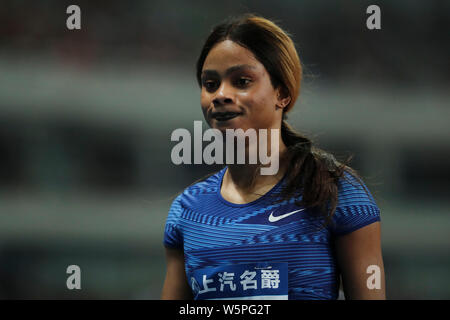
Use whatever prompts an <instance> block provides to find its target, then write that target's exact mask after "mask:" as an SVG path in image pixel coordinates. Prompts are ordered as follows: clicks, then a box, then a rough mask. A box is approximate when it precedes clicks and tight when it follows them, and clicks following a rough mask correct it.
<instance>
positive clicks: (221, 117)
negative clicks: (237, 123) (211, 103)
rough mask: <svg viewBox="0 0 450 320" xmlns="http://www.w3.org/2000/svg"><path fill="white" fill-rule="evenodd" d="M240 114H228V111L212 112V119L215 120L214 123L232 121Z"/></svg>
mask: <svg viewBox="0 0 450 320" xmlns="http://www.w3.org/2000/svg"><path fill="white" fill-rule="evenodd" d="M241 114H242V113H241V112H230V111H225V112H213V113H212V118H213V119H215V120H216V121H219V122H224V121H228V120H231V119H234V118H236V117H238V116H240V115H241Z"/></svg>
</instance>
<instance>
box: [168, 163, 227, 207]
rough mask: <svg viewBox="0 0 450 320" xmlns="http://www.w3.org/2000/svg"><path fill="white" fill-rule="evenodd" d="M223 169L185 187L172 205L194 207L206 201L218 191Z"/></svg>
mask: <svg viewBox="0 0 450 320" xmlns="http://www.w3.org/2000/svg"><path fill="white" fill-rule="evenodd" d="M225 170H226V169H225V168H224V169H222V170H219V171H217V172H213V173H211V174H209V175H207V176H206V177H205V178H203V179H201V180H199V181H196V182H194V183H193V184H191V185H190V186H188V187H186V188H185V189H184V190H183V191H182V192H181V193H180V194H178V196H177V197H176V198H175V200H174V201H173V202H172V207H176V208H181V207H184V208H195V207H197V206H198V204H199V203H201V202H204V201H208V200H209V198H210V197H211V196H213V195H215V194H216V193H217V192H218V188H220V181H221V178H222V176H223V173H224V172H225Z"/></svg>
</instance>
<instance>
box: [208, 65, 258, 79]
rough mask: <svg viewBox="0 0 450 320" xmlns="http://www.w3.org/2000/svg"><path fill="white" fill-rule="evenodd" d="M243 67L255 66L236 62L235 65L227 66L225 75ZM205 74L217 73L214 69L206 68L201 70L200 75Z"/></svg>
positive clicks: (250, 67) (253, 67)
mask: <svg viewBox="0 0 450 320" xmlns="http://www.w3.org/2000/svg"><path fill="white" fill-rule="evenodd" d="M243 69H256V67H255V66H252V65H249V64H238V65H235V66H232V67H230V68H228V69H227V70H226V71H225V77H227V76H229V75H230V74H231V73H233V72H235V71H238V70H243ZM205 75H217V76H218V75H219V73H218V72H217V71H216V70H209V69H208V70H203V72H202V76H205Z"/></svg>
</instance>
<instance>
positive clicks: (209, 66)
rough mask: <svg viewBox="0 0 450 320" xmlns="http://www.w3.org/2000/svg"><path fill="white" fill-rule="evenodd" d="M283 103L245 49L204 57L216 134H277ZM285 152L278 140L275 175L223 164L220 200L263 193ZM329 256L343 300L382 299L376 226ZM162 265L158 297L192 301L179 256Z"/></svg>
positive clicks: (172, 253)
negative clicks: (223, 114) (376, 274)
mask: <svg viewBox="0 0 450 320" xmlns="http://www.w3.org/2000/svg"><path fill="white" fill-rule="evenodd" d="M289 102H290V97H289V96H286V95H285V94H283V90H281V88H273V86H272V84H271V82H270V76H269V74H268V73H267V71H266V69H265V68H264V66H263V65H262V64H261V63H260V62H259V61H258V60H257V59H256V58H255V57H254V55H253V54H252V52H251V51H249V50H247V49H246V48H244V47H242V46H240V45H238V44H236V43H234V42H233V41H231V40H225V41H222V42H219V43H218V44H216V45H215V46H214V47H213V48H212V49H211V51H210V52H209V54H208V56H207V57H206V60H205V63H204V65H203V69H202V91H201V107H202V111H203V114H204V117H205V119H206V121H207V122H208V124H209V125H210V127H211V128H215V129H219V130H221V131H222V132H224V131H225V129H238V128H241V129H243V130H244V131H245V130H247V129H249V128H254V129H256V130H258V129H281V122H282V115H283V108H284V107H286V106H287V105H288V104H289ZM225 110H226V111H232V112H239V113H241V115H239V116H238V117H236V118H234V119H231V120H228V121H224V122H220V121H217V120H216V119H214V118H213V117H212V113H213V112H217V111H219V112H220V111H225ZM269 132H270V130H269ZM268 139H270V136H269V135H268ZM269 145H270V143H269ZM285 152H286V145H285V144H284V143H283V141H282V139H281V135H280V137H279V156H280V168H279V171H278V173H277V174H275V175H260V174H255V171H256V170H259V167H258V166H257V165H249V164H239V165H228V169H227V171H226V172H225V175H224V177H223V182H222V186H221V190H220V192H221V195H222V197H223V198H224V199H226V200H227V201H229V202H232V203H238V204H243V203H248V202H251V201H254V200H256V199H258V198H259V197H260V196H261V195H263V194H265V193H266V192H268V191H269V190H270V189H271V188H272V187H273V186H275V185H276V184H277V183H278V181H279V180H280V179H281V178H282V177H283V175H284V173H285V171H286V167H287V163H286V160H284V159H285ZM253 177H255V178H254V180H253V181H252V178H253ZM335 251H336V257H337V262H338V266H339V268H340V269H341V272H342V281H343V288H344V293H345V296H346V299H385V289H384V267H383V260H382V255H381V244H380V224H379V223H378V222H377V223H373V224H370V225H368V226H366V227H363V228H361V229H358V230H356V231H354V232H351V233H350V234H347V235H344V236H340V237H338V238H337V239H336V240H335ZM166 261H167V274H166V278H165V281H164V285H163V290H162V295H161V298H162V299H192V293H191V290H190V288H189V285H188V280H187V279H186V274H185V269H184V254H183V251H182V250H175V249H169V248H166ZM369 265H378V266H379V267H380V269H381V278H382V281H381V289H374V290H369V289H368V288H367V285H366V281H367V278H368V277H369V276H370V274H367V273H366V269H367V267H368V266H369Z"/></svg>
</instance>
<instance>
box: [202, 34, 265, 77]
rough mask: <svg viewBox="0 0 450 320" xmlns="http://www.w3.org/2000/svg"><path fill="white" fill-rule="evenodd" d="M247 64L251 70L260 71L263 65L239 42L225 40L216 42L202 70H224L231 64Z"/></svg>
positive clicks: (231, 65)
mask: <svg viewBox="0 0 450 320" xmlns="http://www.w3.org/2000/svg"><path fill="white" fill-rule="evenodd" d="M238 65H241V66H247V67H246V69H250V70H252V71H262V70H263V69H264V66H263V65H262V64H261V63H260V62H259V61H258V60H257V59H256V58H255V56H254V55H253V53H252V52H251V51H250V50H248V49H246V48H244V47H242V46H240V45H239V44H237V43H235V42H233V41H231V40H225V41H221V42H219V43H218V44H216V45H215V46H214V47H213V48H212V49H211V51H210V52H209V53H208V56H207V57H206V59H205V62H204V64H203V68H202V71H203V70H216V71H219V72H221V71H225V70H227V69H228V68H230V67H233V66H238Z"/></svg>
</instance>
